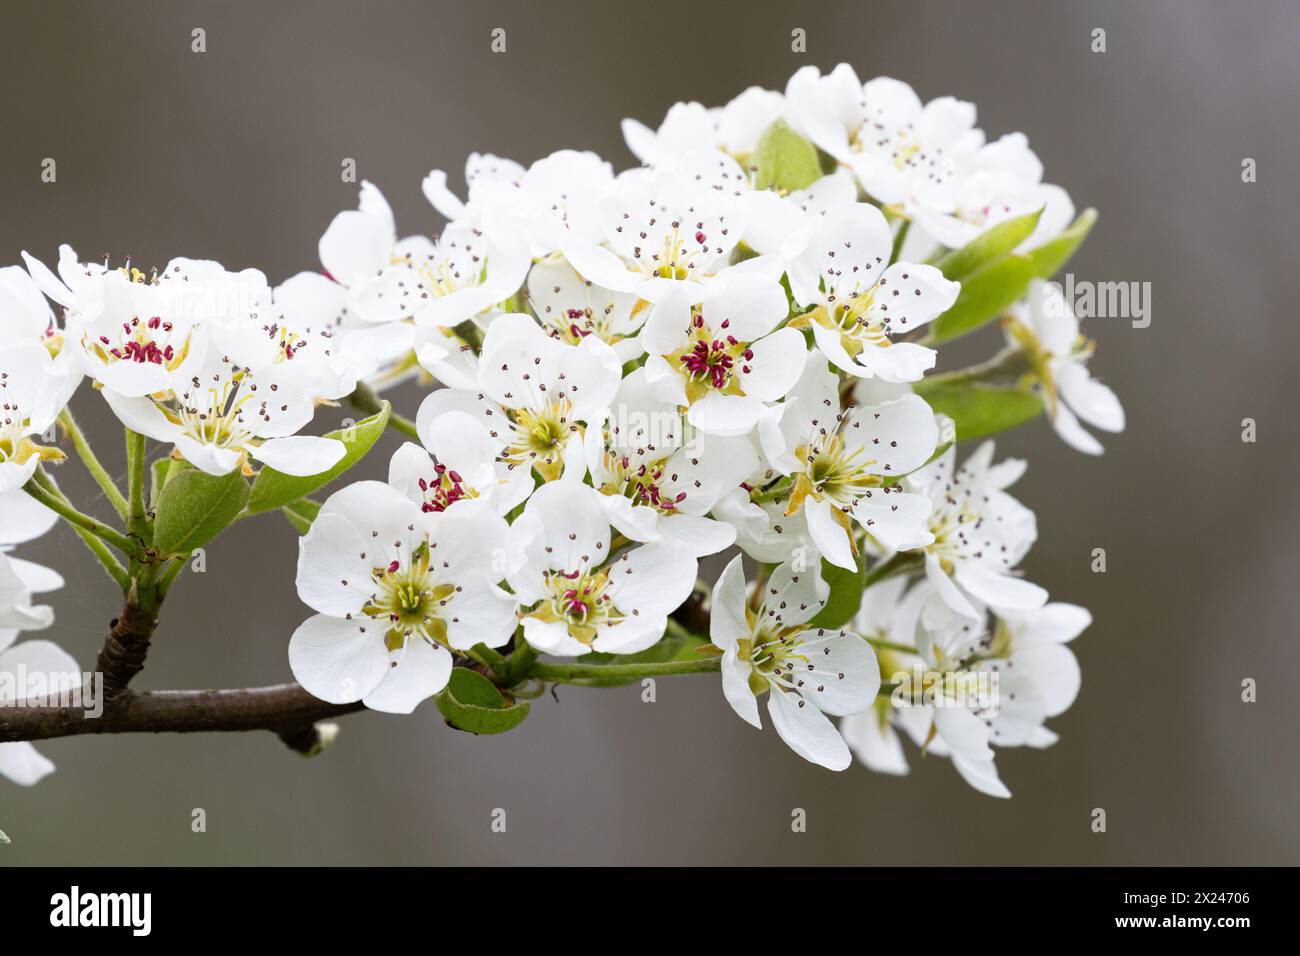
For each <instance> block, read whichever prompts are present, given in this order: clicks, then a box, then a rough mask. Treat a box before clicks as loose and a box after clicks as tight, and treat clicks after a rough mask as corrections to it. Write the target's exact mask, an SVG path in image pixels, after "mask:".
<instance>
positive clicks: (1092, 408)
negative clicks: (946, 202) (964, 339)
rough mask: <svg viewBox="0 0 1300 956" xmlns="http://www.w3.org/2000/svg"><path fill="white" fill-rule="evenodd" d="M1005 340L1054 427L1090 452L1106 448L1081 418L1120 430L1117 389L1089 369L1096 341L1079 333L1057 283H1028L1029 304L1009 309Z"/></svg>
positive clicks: (1096, 425) (1121, 414)
mask: <svg viewBox="0 0 1300 956" xmlns="http://www.w3.org/2000/svg"><path fill="white" fill-rule="evenodd" d="M1003 327H1004V329H1005V331H1006V336H1007V342H1008V343H1009V344H1010V345H1012V346H1014V347H1016V348H1019V349H1022V350H1023V351H1024V352H1025V353H1026V354H1027V355H1028V356H1029V359H1030V362H1031V363H1032V367H1033V375H1034V379H1035V385H1036V386H1037V388H1038V391H1039V392H1040V393H1041V394H1042V395H1043V398H1044V401H1045V404H1046V405H1047V415H1048V418H1049V419H1050V420H1051V423H1052V428H1054V429H1055V430H1056V433H1057V434H1058V435H1060V436H1061V438H1062V439H1063V440H1064V441H1065V443H1066V444H1067V445H1069V446H1070V447H1071V448H1074V449H1075V450H1077V451H1081V452H1083V453H1084V454H1088V455H1100V454H1101V453H1102V451H1103V450H1104V449H1103V448H1102V446H1101V442H1099V441H1097V439H1096V438H1094V437H1093V436H1092V435H1091V434H1089V433H1088V431H1087V430H1086V429H1084V427H1083V425H1082V424H1080V419H1082V421H1084V422H1087V423H1088V424H1089V425H1092V426H1093V427H1094V428H1099V429H1101V430H1102V431H1107V432H1122V431H1123V430H1124V408H1123V406H1122V405H1121V404H1120V402H1119V399H1118V398H1117V397H1116V396H1115V393H1114V392H1113V391H1111V390H1110V389H1109V388H1107V387H1106V386H1105V385H1103V384H1102V383H1101V382H1099V381H1097V380H1096V379H1095V378H1093V377H1092V376H1091V375H1090V374H1089V372H1088V360H1089V359H1090V358H1092V353H1093V347H1094V344H1093V343H1092V342H1091V341H1090V340H1088V339H1085V338H1084V337H1083V336H1082V335H1080V334H1079V320H1078V319H1076V318H1075V316H1074V309H1073V308H1072V307H1071V306H1070V303H1069V302H1067V301H1066V299H1065V294H1064V293H1063V292H1062V291H1061V287H1060V286H1059V285H1057V284H1055V283H1050V282H1041V281H1035V282H1032V283H1030V286H1029V297H1028V300H1027V302H1021V303H1019V304H1018V305H1015V306H1013V307H1012V309H1011V314H1010V316H1009V319H1008V321H1007V322H1006V323H1005V324H1004V326H1003Z"/></svg>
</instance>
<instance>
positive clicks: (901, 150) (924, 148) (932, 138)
mask: <svg viewBox="0 0 1300 956" xmlns="http://www.w3.org/2000/svg"><path fill="white" fill-rule="evenodd" d="M785 92H786V99H787V101H788V103H789V110H790V114H791V116H792V117H793V118H794V119H795V121H796V123H797V124H798V125H799V126H800V127H801V128H802V129H803V131H804V133H805V134H807V136H808V138H809V139H811V140H812V141H813V142H814V143H816V144H817V145H818V146H819V147H821V148H822V149H823V150H825V151H826V152H827V153H829V154H830V155H831V156H833V157H835V158H836V159H837V160H839V161H840V162H842V163H845V164H846V165H848V166H849V167H850V168H851V169H852V170H853V172H854V174H855V175H856V176H857V177H858V181H859V182H860V183H861V184H862V188H863V189H865V190H866V191H867V193H868V194H869V195H870V196H871V197H872V198H874V199H876V200H877V201H878V202H880V203H881V204H882V205H886V206H897V207H899V208H900V210H901V211H903V212H904V213H905V214H906V215H908V216H910V215H911V214H912V213H913V212H914V211H915V210H916V209H918V208H923V209H931V210H934V211H936V212H950V211H951V210H952V208H953V205H954V202H955V190H956V187H957V184H958V182H959V179H960V176H961V173H962V169H963V166H964V164H965V163H966V161H967V160H968V159H969V157H970V156H971V154H973V153H974V152H975V150H977V149H978V148H979V147H980V146H982V145H983V142H984V134H983V133H982V132H981V131H980V130H979V129H977V128H976V127H975V107H974V105H973V104H971V103H967V102H964V101H962V100H958V99H954V98H953V97H951V96H943V97H939V98H938V99H934V100H931V101H930V102H928V103H922V102H921V99H920V97H918V96H917V95H916V93H915V92H914V91H913V90H912V88H911V87H910V86H908V85H907V84H906V83H903V82H902V81H900V80H895V79H892V78H890V77H878V78H876V79H873V80H870V81H868V82H867V83H862V82H860V81H859V80H858V77H857V74H856V73H854V71H853V68H852V67H851V66H849V65H848V64H847V63H841V64H840V65H839V66H837V67H836V68H835V69H834V70H832V71H831V73H829V74H828V75H826V76H822V75H821V74H820V73H819V72H818V70H817V68H816V67H812V66H807V67H803V68H802V69H800V70H798V71H797V72H796V73H795V74H794V76H792V77H791V78H790V82H789V83H788V84H787V85H786V91H785Z"/></svg>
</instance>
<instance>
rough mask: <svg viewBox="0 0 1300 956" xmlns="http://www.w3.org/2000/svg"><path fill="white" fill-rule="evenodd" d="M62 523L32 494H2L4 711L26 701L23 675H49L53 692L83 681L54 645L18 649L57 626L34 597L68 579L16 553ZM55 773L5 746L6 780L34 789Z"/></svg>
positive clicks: (0, 747)
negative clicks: (72, 680)
mask: <svg viewBox="0 0 1300 956" xmlns="http://www.w3.org/2000/svg"><path fill="white" fill-rule="evenodd" d="M57 518H58V516H57V515H55V514H54V512H52V511H50V510H49V509H48V508H46V507H45V506H44V505H42V504H39V503H38V502H36V501H35V500H34V499H33V498H31V497H30V496H29V495H27V494H26V492H23V491H21V490H13V491H5V492H0V707H6V706H10V707H11V706H15V705H16V704H18V703H19V702H20V701H21V700H22V699H23V690H24V689H25V685H24V686H23V687H20V686H19V684H20V680H19V675H20V674H38V673H39V674H43V675H46V676H47V677H48V678H50V679H49V680H48V681H47V683H48V684H50V685H52V686H53V685H57V684H58V683H59V682H60V681H62V680H64V679H65V678H66V677H67V675H70V674H77V675H78V680H79V679H80V672H79V670H78V668H77V664H76V661H74V660H73V659H72V658H71V657H70V656H69V655H68V654H67V653H66V652H64V651H63V650H61V649H59V648H58V647H57V646H56V645H55V644H53V643H51V642H50V641H43V640H34V641H33V640H29V641H23V642H21V643H19V644H15V643H14V641H15V640H17V638H18V636H19V634H20V633H22V632H25V631H37V630H42V629H44V628H47V627H49V626H50V625H51V624H52V623H53V622H54V611H53V609H52V608H50V607H49V606H48V605H45V604H33V603H32V597H33V595H35V594H40V593H45V592H49V591H55V590H58V589H59V588H61V587H63V578H62V577H61V576H60V575H59V574H58V573H57V572H55V571H52V570H51V569H49V568H46V567H43V566H41V565H39V564H35V563H33V562H31V561H25V560H23V559H21V558H16V557H14V556H13V555H12V554H10V553H9V551H10V548H12V547H13V546H14V545H16V544H21V543H22V542H25V541H30V540H32V539H33V538H36V537H39V536H40V535H42V534H44V533H45V532H46V531H48V530H49V529H50V527H51V526H52V525H53V523H54V521H56V520H57ZM53 770H54V764H52V763H51V762H50V761H49V760H48V759H46V758H45V757H43V756H41V754H40V753H38V752H37V750H36V748H35V747H33V746H32V745H31V744H30V743H27V742H25V741H16V742H10V743H0V777H6V778H8V779H10V780H12V781H14V782H15V783H19V784H22V785H24V786H30V785H32V784H34V783H37V782H38V781H39V780H40V779H41V778H42V777H44V776H46V775H47V774H49V773H51V772H52V771H53Z"/></svg>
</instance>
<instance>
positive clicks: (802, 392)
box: [760, 349, 939, 569]
mask: <svg viewBox="0 0 1300 956" xmlns="http://www.w3.org/2000/svg"><path fill="white" fill-rule="evenodd" d="M838 385H839V382H838V380H837V379H836V377H835V376H834V375H833V374H831V372H830V371H829V370H828V369H827V367H826V359H825V357H824V356H822V354H821V353H820V352H818V351H817V350H815V349H814V350H813V351H812V352H811V353H809V355H808V360H807V363H806V364H805V367H804V372H803V374H802V376H801V377H800V379H799V382H798V384H797V385H796V386H795V388H794V390H793V391H792V392H791V394H790V396H789V397H788V398H787V399H786V401H785V402H784V403H782V406H781V416H780V419H779V421H777V422H775V423H773V424H771V425H765V427H764V429H763V431H762V432H761V433H760V434H761V435H762V436H763V438H764V443H765V444H764V448H765V450H766V451H767V456H768V460H769V461H770V462H771V463H772V465H773V466H774V467H775V468H776V469H777V470H778V471H780V472H782V473H783V474H786V475H790V476H791V477H792V478H793V486H792V488H791V491H790V500H789V503H788V504H787V506H786V511H785V513H786V514H787V515H793V514H797V513H798V512H800V511H803V512H805V514H806V516H807V521H808V531H809V534H810V535H811V536H812V539H813V541H814V542H815V543H816V545H817V547H818V549H820V551H821V553H822V555H823V557H825V558H826V560H827V561H829V562H831V563H832V564H834V565H837V566H838V567H842V568H848V569H853V568H856V567H857V562H856V561H855V559H854V555H855V554H856V553H857V550H858V549H857V544H856V542H855V532H854V525H855V524H856V525H857V526H858V527H861V528H862V529H863V530H864V531H866V532H867V533H868V534H870V535H871V536H872V537H874V538H875V539H876V540H877V541H879V542H880V543H881V544H882V545H884V546H885V547H887V548H892V549H896V550H903V549H909V548H916V547H921V546H924V545H927V544H929V543H930V542H931V540H932V538H931V534H930V532H929V531H928V530H927V529H926V524H925V523H926V519H927V518H928V517H929V515H930V510H931V504H930V502H929V501H928V500H927V499H926V496H925V495H922V494H918V493H915V492H911V491H909V490H907V489H906V488H904V487H903V486H902V485H900V484H898V483H897V479H898V478H901V477H902V476H904V475H906V474H908V473H909V472H912V471H914V470H915V469H917V468H920V467H921V466H922V465H924V464H925V463H926V461H928V460H929V458H930V456H931V455H933V454H934V450H935V448H936V446H937V444H938V440H939V428H938V425H937V424H936V422H935V417H934V413H933V412H932V411H931V410H930V406H928V405H927V404H926V403H925V401H924V400H923V399H921V398H919V397H918V396H916V395H911V394H907V395H903V396H901V397H899V398H896V399H894V400H892V401H888V402H883V403H881V404H878V405H855V406H853V407H851V408H849V409H847V410H843V411H842V410H841V408H840V396H839V388H838Z"/></svg>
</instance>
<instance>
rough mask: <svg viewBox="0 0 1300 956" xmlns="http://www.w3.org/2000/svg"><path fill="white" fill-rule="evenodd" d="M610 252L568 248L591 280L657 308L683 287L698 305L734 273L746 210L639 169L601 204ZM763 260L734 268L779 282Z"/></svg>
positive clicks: (689, 183) (664, 174) (589, 246)
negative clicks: (713, 285)
mask: <svg viewBox="0 0 1300 956" xmlns="http://www.w3.org/2000/svg"><path fill="white" fill-rule="evenodd" d="M598 207H599V215H600V222H601V225H602V229H603V233H602V236H603V239H604V240H605V242H607V243H608V248H607V247H606V246H604V245H597V244H594V243H583V242H580V241H578V240H577V239H574V240H572V241H570V242H566V243H565V244H564V246H563V248H562V251H563V252H564V256H565V258H566V259H568V260H569V262H570V263H571V264H572V265H573V267H574V269H576V270H577V271H578V273H579V274H580V275H582V276H583V278H585V279H588V280H590V281H592V282H594V283H596V284H597V285H600V286H603V287H605V288H607V289H612V290H614V291H616V292H630V293H634V294H636V295H637V296H639V297H640V298H642V299H645V300H647V301H649V302H657V301H658V300H659V299H661V298H662V297H663V296H664V295H665V293H667V292H668V291H669V290H670V289H673V288H675V287H682V291H684V292H685V294H686V296H687V298H695V299H698V298H699V297H700V295H701V293H702V291H703V289H704V287H705V286H706V285H707V284H709V283H710V282H711V281H713V280H714V279H715V278H716V277H717V275H718V274H719V273H720V272H722V271H723V270H724V269H726V268H728V267H729V266H731V258H732V253H733V252H734V251H735V249H736V246H737V244H738V243H739V242H740V239H741V237H742V236H743V235H744V232H745V225H746V223H745V217H744V207H743V205H742V204H740V203H738V202H737V201H736V200H735V199H734V198H733V197H730V196H726V195H723V194H721V193H719V192H718V191H717V190H713V189H710V188H708V187H707V186H704V185H701V184H698V183H696V182H694V181H693V180H691V179H688V178H686V177H683V176H677V175H674V174H673V173H671V172H668V171H656V170H632V171H631V172H630V173H627V174H624V175H623V176H622V177H620V178H619V180H618V181H617V182H616V184H615V185H614V187H613V189H612V190H611V191H610V193H609V194H608V195H607V196H605V197H603V198H602V199H601V200H600V202H599V204H598ZM773 265H774V264H773V263H772V262H770V261H768V260H766V259H764V258H763V257H759V258H758V259H750V260H748V261H746V262H744V263H742V264H740V265H738V266H735V267H734V268H738V269H741V270H742V271H745V272H760V273H764V274H770V275H773V276H774V277H776V276H779V274H780V272H779V269H780V264H779V263H775V269H776V271H775V272H773Z"/></svg>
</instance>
